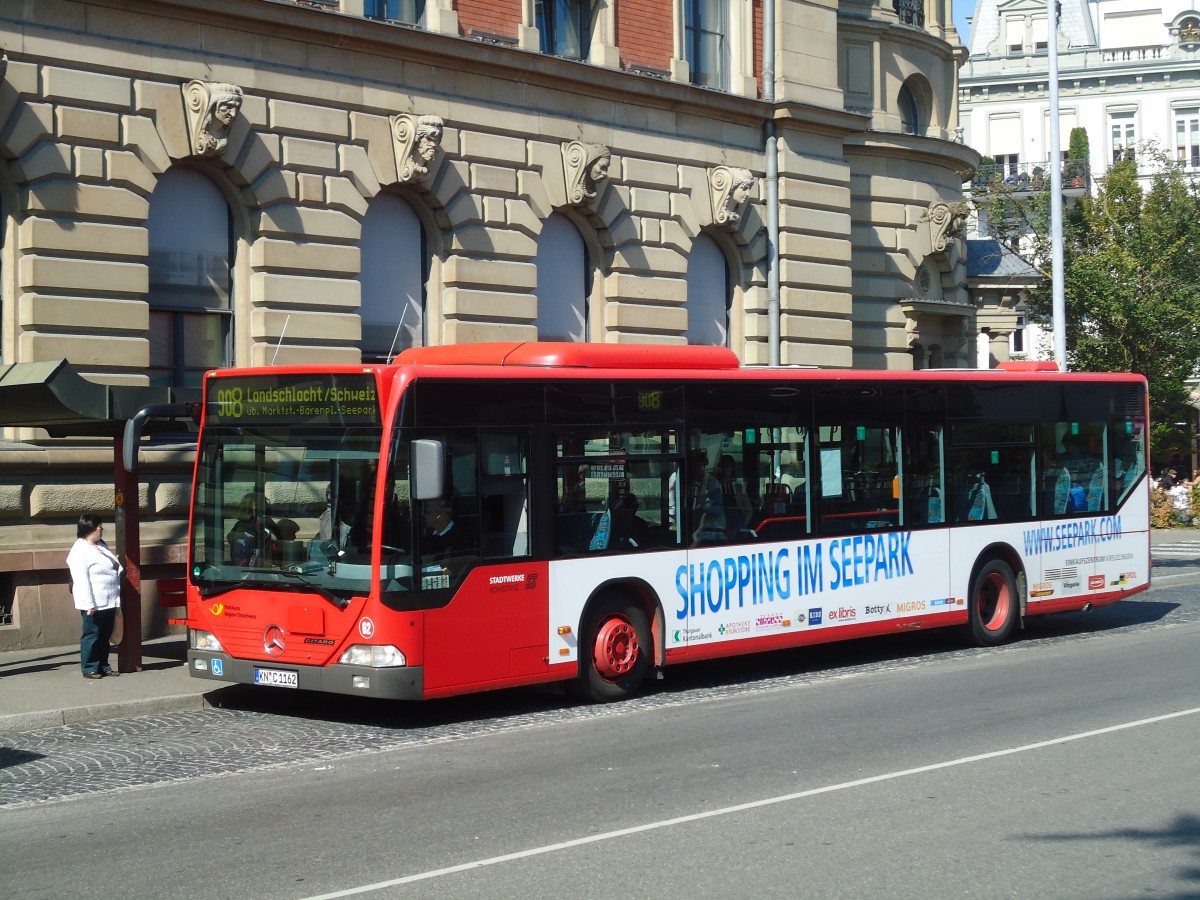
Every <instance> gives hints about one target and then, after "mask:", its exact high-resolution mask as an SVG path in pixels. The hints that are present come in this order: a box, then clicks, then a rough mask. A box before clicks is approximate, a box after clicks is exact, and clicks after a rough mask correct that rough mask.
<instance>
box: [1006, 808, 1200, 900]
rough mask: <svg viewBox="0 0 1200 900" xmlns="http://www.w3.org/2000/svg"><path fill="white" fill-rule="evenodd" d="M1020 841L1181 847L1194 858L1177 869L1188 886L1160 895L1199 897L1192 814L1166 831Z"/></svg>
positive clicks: (1199, 835)
mask: <svg viewBox="0 0 1200 900" xmlns="http://www.w3.org/2000/svg"><path fill="white" fill-rule="evenodd" d="M1015 839H1018V840H1034V841H1045V842H1048V843H1055V842H1058V843H1066V842H1075V843H1079V842H1087V841H1090V842H1095V843H1097V844H1098V843H1099V842H1101V841H1135V842H1138V843H1141V844H1144V845H1146V846H1148V847H1155V848H1159V849H1160V850H1170V849H1173V848H1180V849H1182V850H1184V851H1186V852H1187V854H1188V855H1189V856H1190V857H1191V863H1190V864H1189V865H1182V866H1180V867H1179V868H1178V869H1177V870H1176V874H1177V875H1178V877H1179V879H1180V880H1181V881H1183V882H1185V884H1183V885H1181V886H1180V890H1179V891H1178V892H1177V893H1174V894H1170V895H1167V894H1158V895H1157V896H1162V897H1171V898H1175V900H1184V898H1195V897H1196V896H1197V895H1198V894H1197V889H1196V885H1200V816H1196V815H1194V814H1188V813H1180V814H1179V815H1176V817H1175V820H1174V821H1173V822H1170V823H1169V824H1167V825H1164V826H1163V827H1162V828H1117V829H1113V830H1110V831H1091V832H1079V833H1069V832H1061V833H1058V834H1022V835H1016V836H1015Z"/></svg>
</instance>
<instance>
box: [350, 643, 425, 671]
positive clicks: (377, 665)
mask: <svg viewBox="0 0 1200 900" xmlns="http://www.w3.org/2000/svg"><path fill="white" fill-rule="evenodd" d="M338 664H339V665H343V666H369V667H370V668H372V669H383V668H387V667H388V666H405V665H408V661H407V660H406V659H405V658H404V654H403V653H401V652H400V649H399V648H397V647H393V646H391V645H390V644H388V645H385V646H382V647H379V646H376V645H374V644H354V645H353V646H351V647H350V648H349V649H347V650H346V652H345V653H343V654H342V656H341V658H340V659H339V660H338Z"/></svg>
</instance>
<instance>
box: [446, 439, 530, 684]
mask: <svg viewBox="0 0 1200 900" xmlns="http://www.w3.org/2000/svg"><path fill="white" fill-rule="evenodd" d="M528 461H529V439H528V434H527V433H526V432H513V431H504V432H500V431H490V430H489V431H481V432H480V433H479V443H478V457H477V460H473V465H472V466H470V467H469V468H471V470H472V472H473V473H476V477H475V485H474V490H473V491H472V494H473V496H467V495H466V494H465V493H462V492H460V493H459V494H458V496H457V497H456V500H455V502H456V505H457V506H458V507H459V508H460V509H465V508H467V507H470V508H471V509H472V510H473V511H474V513H475V515H474V519H473V523H472V524H473V526H474V527H472V528H471V530H470V532H469V533H470V535H471V537H472V539H473V544H472V547H471V548H470V552H471V554H472V559H471V563H472V565H471V567H470V569H469V571H465V572H458V571H455V570H454V560H453V559H450V560H449V561H448V562H447V564H446V565H447V567H448V568H447V573H446V583H447V586H448V587H449V588H450V592H451V594H452V596H451V597H450V599H449V602H448V603H445V604H444V605H441V606H440V608H434V609H431V610H430V611H429V613H428V614H427V615H426V617H425V688H426V690H427V691H437V690H438V689H445V688H450V687H455V686H461V685H497V686H499V685H503V684H505V683H508V682H510V681H512V680H514V679H520V678H521V677H524V676H530V675H536V674H538V673H541V672H545V671H546V668H547V666H546V659H545V657H546V631H547V627H548V626H547V624H546V623H547V621H548V612H547V608H546V589H545V583H546V578H545V565H544V564H542V565H534V564H533V562H532V559H531V556H530V553H531V549H530V540H529V537H530V527H529V523H530V514H529V474H528V473H529V463H528ZM467 468H468V467H467V466H466V464H465V463H463V462H461V460H460V461H458V469H460V470H464V471H465V470H466V469H467ZM448 471H451V472H452V473H453V471H454V470H453V469H452V468H449V469H448ZM453 477H457V476H453ZM435 524H436V523H432V522H427V523H426V531H425V533H424V534H423V535H422V541H423V546H424V547H428V546H429V545H430V543H431V542H432V541H434V540H435V539H436V535H435V533H434V532H433V531H432V528H433V526H434V525H435ZM427 562H428V560H427V559H426V556H425V555H424V554H423V555H422V566H423V567H426V568H429V571H430V572H433V575H431V576H430V577H437V573H436V572H434V569H435V568H436V563H434V565H432V566H426V564H427ZM424 571H425V568H423V572H424Z"/></svg>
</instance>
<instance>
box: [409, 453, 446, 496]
mask: <svg viewBox="0 0 1200 900" xmlns="http://www.w3.org/2000/svg"><path fill="white" fill-rule="evenodd" d="M445 452H446V448H445V447H443V446H442V442H441V441H434V440H428V439H422V440H417V441H413V442H412V455H411V458H412V498H413V499H414V500H433V499H436V498H437V497H440V496H442V485H443V484H444V483H445V471H444V465H443V462H442V460H443V459H444V458H445Z"/></svg>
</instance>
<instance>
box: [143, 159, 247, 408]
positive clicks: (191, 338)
mask: <svg viewBox="0 0 1200 900" xmlns="http://www.w3.org/2000/svg"><path fill="white" fill-rule="evenodd" d="M146 225H147V229H148V230H149V232H150V296H149V300H150V368H149V370H148V374H149V376H150V384H151V385H154V386H159V387H199V386H200V383H201V379H202V378H203V376H204V373H205V371H207V370H208V369H218V368H221V367H223V366H227V365H229V360H230V335H231V334H232V331H233V313H232V308H233V307H232V303H231V293H232V291H231V287H232V277H231V276H232V272H233V263H234V247H235V239H234V233H233V219H232V216H231V215H230V211H229V204H228V203H226V202H225V197H224V196H223V195H222V194H221V191H220V190H219V189H218V188H217V186H216V185H215V184H213V183H212V182H211V181H210V180H209V179H208V178H207V177H206V176H205V175H204V174H203V173H201V172H199V171H197V170H195V169H188V168H181V167H175V168H171V169H168V170H167V171H166V172H164V173H163V175H162V177H161V178H160V179H159V181H158V184H157V185H156V186H155V188H154V193H153V194H151V195H150V216H149V219H148V220H147V223H146Z"/></svg>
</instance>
